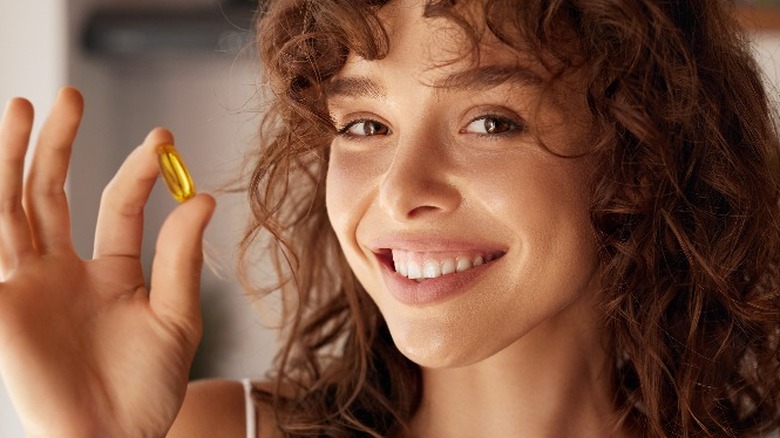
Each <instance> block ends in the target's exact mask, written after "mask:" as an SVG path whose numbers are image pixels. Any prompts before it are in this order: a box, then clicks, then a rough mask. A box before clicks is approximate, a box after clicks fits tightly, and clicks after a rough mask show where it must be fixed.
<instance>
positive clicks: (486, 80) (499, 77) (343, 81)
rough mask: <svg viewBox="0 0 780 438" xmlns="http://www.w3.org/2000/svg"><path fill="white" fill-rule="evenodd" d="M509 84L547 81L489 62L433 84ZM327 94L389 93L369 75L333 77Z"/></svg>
mask: <svg viewBox="0 0 780 438" xmlns="http://www.w3.org/2000/svg"><path fill="white" fill-rule="evenodd" d="M505 83H509V84H516V85H524V86H530V87H533V88H540V87H542V86H543V85H544V83H545V81H544V80H543V79H542V78H541V76H539V75H538V74H536V73H534V72H533V71H531V70H530V69H528V68H525V67H522V66H506V65H488V66H480V67H475V68H472V69H468V70H462V71H459V72H456V73H453V74H450V75H449V76H447V77H445V78H443V79H440V80H438V81H436V82H434V83H433V84H432V86H433V87H434V88H438V89H455V90H458V91H485V90H489V89H491V88H495V87H497V86H499V85H502V84H505ZM325 95H326V96H327V97H328V98H333V97H347V98H355V97H372V98H384V97H386V96H387V92H386V90H385V88H384V87H383V86H382V85H380V84H378V83H377V82H375V81H374V80H373V79H371V78H369V77H367V76H348V77H336V78H333V79H331V80H330V82H328V84H327V85H326V86H325Z"/></svg>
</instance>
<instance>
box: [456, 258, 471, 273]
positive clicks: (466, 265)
mask: <svg viewBox="0 0 780 438" xmlns="http://www.w3.org/2000/svg"><path fill="white" fill-rule="evenodd" d="M471 266H472V265H471V260H469V259H467V258H464V257H458V265H457V267H456V268H455V270H456V271H457V272H463V271H465V270H467V269H471Z"/></svg>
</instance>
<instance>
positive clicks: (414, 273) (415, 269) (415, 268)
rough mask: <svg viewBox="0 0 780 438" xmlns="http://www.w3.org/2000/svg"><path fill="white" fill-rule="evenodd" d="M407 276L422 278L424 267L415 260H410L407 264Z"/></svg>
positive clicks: (414, 278)
mask: <svg viewBox="0 0 780 438" xmlns="http://www.w3.org/2000/svg"><path fill="white" fill-rule="evenodd" d="M406 277H407V278H409V279H411V280H416V279H418V278H422V269H420V265H418V264H417V263H414V262H410V263H408V264H407V265H406Z"/></svg>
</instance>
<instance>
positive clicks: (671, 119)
mask: <svg viewBox="0 0 780 438" xmlns="http://www.w3.org/2000/svg"><path fill="white" fill-rule="evenodd" d="M742 38H743V37H742V35H741V33H740V32H739V30H738V28H737V25H736V24H735V23H734V21H733V19H732V17H731V11H730V10H729V9H728V8H727V7H726V5H725V4H723V3H722V2H712V1H704V0H701V1H696V0H690V1H686V2H658V1H649V0H646V1H641V0H620V1H618V0H613V1H599V2H592V1H590V2H578V1H546V2H526V1H522V2H521V1H510V0H495V1H490V0H488V1H486V2H479V1H464V2H457V1H439V2H435V1H434V2H423V1H418V0H394V1H388V2H382V1H365V2H359V1H348V2H347V1H336V0H332V1H317V2H311V1H304V0H287V1H276V2H272V3H271V4H270V7H269V10H268V11H267V12H266V13H264V14H262V15H261V23H260V29H259V44H260V48H261V53H262V55H263V60H264V64H265V66H266V74H267V75H268V78H269V82H270V84H271V86H272V87H273V90H274V94H275V100H274V103H273V106H272V108H271V110H270V111H269V113H268V115H267V116H266V119H265V123H264V125H263V128H264V133H265V138H266V140H265V141H264V142H263V144H262V145H261V148H260V150H259V156H258V162H257V165H256V171H255V173H254V175H253V177H252V180H251V183H250V190H249V194H250V202H251V203H252V207H253V213H254V217H255V223H254V224H253V227H252V228H251V229H250V231H249V232H248V234H247V237H246V239H245V241H244V242H243V244H242V249H243V251H244V254H245V255H246V254H247V252H249V251H250V250H251V248H252V243H253V242H254V241H255V239H257V238H258V237H260V236H262V235H263V233H264V232H265V231H268V232H269V233H271V235H273V236H274V237H275V238H276V241H277V242H278V249H277V251H276V253H275V256H276V261H277V266H278V267H279V269H278V271H279V274H280V288H281V289H282V293H283V296H284V297H285V303H286V304H287V305H288V306H287V308H286V315H287V316H288V321H289V324H288V325H287V326H286V328H285V335H286V336H287V342H286V344H285V345H284V348H283V349H282V350H281V351H280V354H279V356H278V360H277V368H276V370H275V373H274V375H273V376H272V381H271V382H269V383H265V384H258V385H256V387H255V391H253V392H254V398H255V401H256V405H257V410H258V412H257V413H259V420H258V421H259V428H260V430H259V431H257V432H259V435H260V436H275V435H288V436H322V435H326V436H355V435H358V436H364V435H365V436H425V437H437V436H446V437H457V436H585V437H590V436H593V437H602V436H651V437H654V436H659V437H660V436H761V434H762V433H767V432H768V431H771V430H773V429H776V428H777V426H778V379H780V374H779V373H778V339H777V338H778V331H779V330H780V324H779V323H780V315H778V313H779V312H780V302H778V301H779V296H778V287H777V270H776V261H777V251H778V249H779V248H780V246H779V245H778V244H779V243H780V235H778V229H779V228H778V223H777V220H778V219H777V218H778V217H779V216H778V214H777V213H778V211H777V208H778V203H777V201H778V187H779V186H778V176H777V162H776V160H777V146H778V142H777V133H776V132H775V130H774V127H773V124H772V121H771V117H770V113H771V111H770V108H769V104H768V103H767V98H766V94H765V91H764V90H763V86H762V84H761V80H760V76H759V74H758V72H757V70H756V67H755V65H754V62H753V61H752V59H751V58H750V55H749V52H748V49H747V47H746V45H745V42H744V41H743V39H742ZM80 105H81V102H80V98H79V97H78V95H77V93H76V92H75V91H73V90H65V91H64V92H63V94H62V95H61V96H60V99H59V100H58V103H57V104H56V105H55V109H54V110H53V114H52V116H50V119H49V120H50V122H49V123H48V124H47V125H46V126H45V127H44V128H43V131H42V140H41V144H40V145H39V148H38V149H37V152H36V154H35V157H34V161H33V167H32V170H31V172H30V176H29V177H28V182H27V184H26V187H25V189H24V190H22V188H21V184H20V183H19V181H20V176H19V175H20V173H21V170H20V169H21V159H22V157H23V154H24V149H25V145H26V136H27V135H29V129H30V128H29V114H28V113H29V111H30V109H29V104H27V103H25V102H24V101H21V100H16V101H13V102H12V103H11V105H10V106H9V109H8V110H7V112H6V116H5V117H4V122H3V126H2V128H0V129H2V131H1V132H2V134H3V136H2V142H3V143H2V145H3V147H2V149H1V150H2V151H3V152H2V153H3V154H5V156H4V157H3V158H4V160H0V161H2V162H3V163H8V164H7V169H3V170H4V171H3V172H2V175H4V176H3V178H4V181H3V183H2V190H3V192H2V193H3V196H0V199H3V200H4V202H3V205H6V206H7V208H4V209H3V212H4V214H3V216H2V219H0V224H2V225H3V228H2V230H4V234H3V235H2V236H3V240H2V242H3V252H2V253H0V254H2V262H3V273H4V277H5V279H4V282H3V284H2V287H1V288H0V297H2V298H0V309H3V310H2V312H3V314H2V315H0V321H2V325H0V334H1V335H2V337H0V339H2V342H3V344H2V347H3V348H2V352H3V353H2V356H1V357H0V364H1V365H2V369H3V373H4V376H5V378H6V380H7V381H8V382H9V386H10V388H9V389H10V391H11V393H12V396H13V397H14V400H15V403H16V404H17V407H18V409H19V411H20V414H21V416H22V419H23V421H24V422H25V425H26V427H27V428H28V430H30V432H31V434H36V433H37V434H42V435H46V434H49V433H50V431H52V430H57V431H58V432H63V431H64V432H66V433H64V434H65V435H67V434H70V433H73V434H76V435H79V436H83V435H90V434H96V435H100V436H123V435H128V436H139V435H140V436H147V435H149V436H158V435H161V434H164V433H165V431H166V430H168V428H169V427H170V424H171V422H173V421H174V418H176V419H175V422H174V423H173V426H172V428H171V429H170V432H169V435H170V436H199V435H200V436H242V435H243V434H244V433H246V431H247V429H249V430H250V432H251V427H245V424H247V423H246V421H247V419H250V420H251V419H252V417H253V416H254V414H253V413H250V415H246V416H245V415H244V394H243V393H242V389H241V385H240V384H238V383H231V382H224V381H211V382H203V383H199V384H193V385H191V386H190V388H189V389H188V390H187V394H186V398H185V399H184V404H183V406H182V407H181V409H179V404H180V403H181V400H182V398H183V397H184V390H185V378H186V370H187V368H188V366H189V362H190V361H191V357H192V352H193V351H194V346H195V345H196V341H197V339H198V337H199V331H200V325H199V316H198V315H197V309H196V304H197V296H196V295H197V294H196V292H195V291H196V290H197V276H196V275H195V274H197V272H199V267H200V262H199V254H200V247H199V244H198V243H197V242H198V240H197V239H196V240H195V241H193V239H191V238H190V236H193V235H194V236H200V233H201V232H202V228H203V226H204V225H205V223H206V221H207V217H208V216H209V214H210V211H211V209H212V208H213V203H212V202H211V198H210V197H208V196H207V195H200V196H198V197H196V198H194V199H193V200H190V201H188V202H187V203H185V204H184V205H182V206H181V207H180V208H179V209H177V210H175V211H174V212H173V213H172V214H171V217H170V218H169V219H168V221H167V222H166V224H165V225H164V226H163V229H162V230H161V233H160V237H159V241H158V254H157V257H156V259H155V268H154V275H153V277H152V281H151V290H152V292H151V294H150V295H148V296H147V293H146V290H145V288H143V286H142V285H143V284H144V283H143V277H142V275H141V273H140V270H139V269H138V265H137V253H138V247H139V243H138V242H139V241H140V234H141V231H140V220H139V212H140V209H141V208H142V206H143V203H144V201H145V199H146V196H147V195H148V190H149V188H150V186H151V183H152V181H153V178H154V175H155V170H154V160H153V158H154V157H153V150H154V147H155V146H156V145H158V144H160V143H165V142H172V141H173V139H172V137H170V134H169V133H168V132H166V131H164V130H155V131H153V132H152V133H151V134H150V136H149V137H148V138H147V140H146V141H145V143H144V145H142V146H141V147H140V148H139V149H138V150H137V151H136V152H134V153H133V154H132V155H131V156H130V157H129V158H128V160H127V162H126V163H125V164H124V165H123V167H122V169H120V171H119V172H118V174H117V177H116V178H115V180H114V181H113V182H112V183H111V184H110V186H109V188H108V189H107V191H106V194H105V195H104V199H103V206H102V207H101V217H100V218H99V221H98V230H97V232H96V250H95V252H96V260H94V261H91V262H81V261H79V260H77V259H75V257H74V256H72V251H70V252H69V250H68V245H69V242H68V240H67V235H66V234H67V233H66V232H65V228H64V225H63V223H65V224H66V223H67V220H66V218H67V213H66V207H65V200H64V197H63V196H62V194H61V186H62V183H63V180H64V173H65V169H66V168H67V165H66V156H67V153H68V151H69V145H70V142H71V141H72V138H73V135H74V132H75V127H76V125H77V124H78V120H77V119H78V114H80ZM41 146H43V147H41ZM6 170H7V172H6ZM6 175H7V176H6ZM53 187H54V188H53ZM18 199H22V202H19V201H18ZM117 225H119V227H118V228H119V229H122V230H128V231H129V232H123V233H116V232H112V231H110V230H115V229H117ZM120 234H121V235H120ZM6 242H8V243H6ZM33 267H35V269H46V270H47V272H52V275H51V276H47V278H46V279H40V278H38V277H35V276H34V275H32V274H31V272H28V271H30V270H32V269H33ZM37 272H40V271H37ZM107 272H111V273H113V274H114V275H111V276H110V277H109V276H108V275H106V273H107ZM119 274H121V275H119ZM49 277H51V278H49ZM64 279H67V280H68V281H64ZM55 281H56V283H55ZM46 282H51V285H49V284H43V283H46ZM54 284H56V285H57V286H59V287H57V288H55V287H52V286H53V285H54ZM63 285H64V286H63ZM63 289H65V291H63ZM33 294H39V295H43V294H45V296H46V297H47V299H46V300H36V299H32V297H33V296H34V295H33ZM44 317H45V318H46V323H45V324H42V323H41V319H42V318H44ZM58 327H61V328H62V329H61V330H58V331H57V334H59V335H60V336H61V337H60V338H51V337H50V332H51V331H52V329H53V328H58ZM70 327H77V328H78V329H77V330H76V331H75V332H74V331H73V330H72V329H71V330H66V328H70ZM52 339H54V340H52ZM139 352H141V353H142V354H140V353H139ZM55 358H56V361H55ZM32 382H36V383H38V382H40V384H38V385H31V383H32ZM33 386H35V387H33ZM44 395H45V400H46V404H45V405H43V406H41V404H40V400H41V399H43V397H44ZM177 411H178V413H177Z"/></svg>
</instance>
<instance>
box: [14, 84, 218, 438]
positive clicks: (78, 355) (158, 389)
mask: <svg viewBox="0 0 780 438" xmlns="http://www.w3.org/2000/svg"><path fill="white" fill-rule="evenodd" d="M70 98H71V99H74V98H75V97H74V96H71V97H70ZM61 100H62V99H61ZM70 103H71V104H72V103H73V102H70ZM67 104H68V101H67V97H66V100H65V103H61V102H60V101H58V105H60V106H63V105H65V107H66V108H65V110H67V109H68V108H67ZM56 110H57V107H55V112H56ZM65 110H62V111H65ZM11 115H13V114H11ZM55 115H56V114H53V115H52V117H55ZM7 118H8V115H6V118H4V126H3V127H2V130H6V131H7V130H8V128H7V126H5V125H6V123H5V122H6V119H7ZM50 120H52V119H51V118H50ZM52 124H54V122H52V123H48V122H47V125H46V126H45V127H44V130H46V129H49V130H55V129H56V124H54V125H55V127H51V126H50V125H52ZM77 124H78V118H76V122H75V125H77ZM63 129H64V128H63ZM73 129H74V130H75V128H73ZM2 130H0V134H2ZM156 135H162V136H164V135H165V134H162V133H159V132H158V134H156ZM7 137H8V136H7V135H6V136H5V137H0V139H2V138H7ZM41 137H42V138H43V133H42V134H41ZM150 137H153V135H150ZM71 140H72V136H71ZM147 140H150V139H149V138H148V139H147ZM151 140H152V141H154V139H151ZM67 143H69V141H68V142H67ZM13 146H14V145H10V148H11V149H12V147H13ZM42 146H45V145H43V144H39V149H41V147H42ZM0 147H2V148H4V149H0V159H2V158H3V153H4V152H5V153H6V154H7V153H8V149H9V145H8V144H1V143H0ZM151 151H152V149H151V148H149V147H146V149H144V146H142V147H140V148H139V149H137V150H136V152H134V153H133V155H131V157H130V158H129V159H128V162H126V164H125V166H123V169H122V170H120V172H119V174H118V175H117V177H116V178H115V181H114V182H112V187H111V188H109V189H108V192H109V193H111V192H113V194H114V195H116V196H117V197H118V199H121V200H123V201H126V204H122V205H105V204H106V202H104V204H103V205H101V217H100V219H99V220H98V230H97V232H96V244H95V257H94V259H93V260H90V261H83V260H80V259H79V258H78V257H77V256H76V255H75V253H74V252H73V250H72V246H71V245H70V242H69V237H67V235H68V230H67V229H65V227H67V223H68V220H67V214H68V213H67V202H66V201H65V199H64V196H63V197H61V198H60V199H49V198H46V199H42V200H36V199H34V198H33V197H34V195H32V194H28V193H27V192H25V193H24V200H25V202H24V204H25V207H24V209H23V212H24V215H25V216H23V217H26V220H25V221H20V220H18V217H16V218H14V217H13V216H12V215H10V214H6V215H3V214H2V211H0V268H2V270H0V272H2V273H3V274H4V275H3V276H4V277H5V280H4V281H3V282H2V283H0V370H2V373H3V378H4V379H5V381H6V385H7V387H8V389H9V393H10V395H11V397H12V399H13V401H14V404H15V406H16V407H17V409H18V411H19V414H20V417H21V418H22V421H23V423H24V424H25V427H26V428H27V430H28V432H29V433H31V434H46V433H49V432H50V431H53V430H57V431H59V432H63V431H67V433H72V434H74V435H89V434H99V435H104V436H122V435H123V436H148V435H158V436H159V435H161V434H163V433H164V431H165V430H167V427H168V426H169V425H170V424H171V422H172V421H173V418H174V417H175V415H176V412H177V410H178V408H179V406H180V404H181V400H182V398H183V396H184V391H185V388H186V382H187V372H188V369H189V366H190V362H191V360H192V357H193V355H194V352H195V348H196V346H197V342H198V340H199V338H200V316H199V313H198V311H197V307H198V302H197V287H198V274H199V266H200V265H199V239H197V241H196V242H195V243H192V242H189V243H183V244H181V245H179V248H178V249H177V247H176V246H177V245H176V244H174V245H161V248H163V250H162V251H158V256H157V258H156V259H155V271H157V270H159V271H161V273H159V275H158V273H157V272H155V277H154V278H152V284H151V290H152V294H149V289H147V287H146V281H145V279H144V275H143V272H142V269H141V264H140V261H139V256H138V254H139V253H140V241H141V231H142V225H141V219H142V217H143V216H142V208H143V204H144V202H145V200H146V197H147V196H148V190H149V189H151V185H152V184H153V182H154V177H155V175H156V169H154V168H153V166H154V163H150V162H149V161H150V158H151V155H150V154H152V152H151ZM37 157H38V152H36V158H37ZM44 160H45V158H42V159H41V161H42V162H41V164H40V165H41V166H42V167H43V166H55V167H56V166H59V169H55V170H56V172H54V173H55V174H64V173H65V172H66V170H65V172H63V169H62V167H63V163H62V162H54V163H46V162H45V161H44ZM0 161H2V160H0ZM6 161H8V160H6ZM66 163H67V161H66V162H65V164H64V167H65V169H66V168H67V164H66ZM18 167H19V165H18V163H17V164H16V168H18ZM34 170H35V164H34V165H33V171H31V176H30V178H34V175H35V172H34ZM2 171H3V169H0V174H2ZM51 173H52V172H51V171H50V170H49V171H47V174H51ZM63 182H64V177H63ZM132 182H135V183H136V184H132ZM3 184H5V186H6V187H7V186H8V185H9V184H11V183H7V182H6V181H3ZM34 184H35V183H34V182H28V184H27V186H26V188H25V190H26V191H31V192H34V190H33V189H30V187H32V186H34ZM2 192H3V188H0V201H3V199H2V198H3V197H2ZM114 198H115V197H114V196H110V197H108V196H107V197H106V198H105V199H114ZM196 199H197V198H196ZM47 202H48V204H47ZM198 202H200V203H201V205H200V207H198V206H197V205H195V206H194V207H193V206H192V205H189V206H182V208H180V209H179V210H177V211H176V212H174V214H173V215H172V218H171V219H169V221H168V222H169V223H166V225H165V226H164V230H163V231H162V232H161V236H160V239H165V238H166V236H167V237H168V238H171V237H172V236H174V237H175V234H176V233H181V232H186V230H185V229H182V227H184V228H190V230H191V231H193V232H194V234H196V235H197V234H198V233H199V232H200V231H202V226H203V225H204V224H205V216H203V213H206V216H207V214H208V210H209V205H210V203H203V199H201V200H199V201H198ZM108 204H110V203H108ZM185 207H188V208H189V213H188V212H187V208H185ZM198 208H200V214H201V220H200V221H195V222H201V223H200V224H195V226H194V229H193V225H192V224H193V221H192V220H190V221H187V222H185V221H184V220H183V219H185V217H188V216H189V217H188V219H192V218H193V217H194V215H195V214H198V212H197V211H196V209H198ZM204 208H205V210H204ZM42 211H46V212H47V215H46V216H43V215H40V214H39V212H42ZM117 211H118V212H119V213H117ZM182 211H183V212H182ZM36 214H37V215H38V216H36ZM52 216H53V218H52ZM195 218H196V219H197V217H195ZM52 219H59V220H52ZM63 224H64V226H63ZM25 226H27V227H29V231H26V230H25V229H24V228H25ZM166 227H167V228H168V230H167V231H166V230H165V228H166ZM199 228H201V230H200V231H199ZM8 230H13V231H14V234H13V236H12V237H8V235H7V231H8ZM177 289H180V290H177ZM65 434H66V433H62V435H65Z"/></svg>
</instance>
